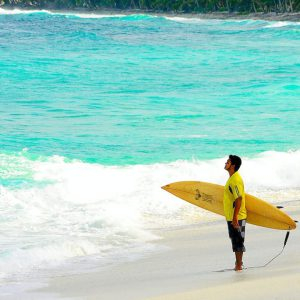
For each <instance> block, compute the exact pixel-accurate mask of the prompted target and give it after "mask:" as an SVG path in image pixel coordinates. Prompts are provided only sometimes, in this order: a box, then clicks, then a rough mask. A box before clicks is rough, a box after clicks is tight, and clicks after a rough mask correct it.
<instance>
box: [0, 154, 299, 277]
mask: <svg viewBox="0 0 300 300" xmlns="http://www.w3.org/2000/svg"><path fill="white" fill-rule="evenodd" d="M225 160H226V157H223V158H218V159H213V160H206V161H199V160H194V161H176V162H173V163H165V164H163V163H157V164H153V165H135V166H103V165H99V164H88V163H84V162H81V161H75V160H74V161H66V160H65V159H64V158H62V157H59V156H53V157H50V158H46V159H45V158H43V159H29V158H27V156H26V153H25V154H24V153H21V154H19V155H8V154H1V155H0V163H1V166H2V168H1V172H0V179H1V180H2V181H1V182H2V185H0V194H1V202H0V209H1V212H2V214H1V219H0V226H1V241H2V245H1V250H0V257H1V262H0V269H1V272H2V273H1V274H0V276H1V277H7V276H12V274H16V273H19V274H20V273H23V272H25V270H26V272H29V271H30V270H31V269H36V268H39V267H40V266H43V267H47V266H56V265H58V264H61V263H63V262H64V261H66V260H67V259H70V258H74V257H84V256H87V255H98V256H99V257H101V258H103V260H105V259H107V258H108V257H109V254H110V253H115V252H116V251H125V249H130V247H131V248H132V247H133V246H134V247H135V246H136V247H142V246H143V245H144V246H147V245H149V243H151V241H153V240H155V239H156V238H157V237H156V236H155V235H153V233H152V231H151V229H154V228H156V229H157V228H168V227H170V226H174V225H183V224H191V223H194V222H198V223H199V222H205V220H209V219H215V218H218V216H216V215H214V214H211V213H209V212H206V211H204V210H199V209H197V208H196V207H193V206H192V205H190V204H188V203H185V202H184V201H181V200H180V199H177V198H176V197H173V196H172V195H170V194H168V193H166V192H165V191H163V190H161V188H160V187H161V186H162V185H165V184H167V183H170V182H174V181H181V180H199V181H207V182H214V183H218V184H224V183H225V181H226V179H227V174H226V172H225V171H224V170H223V168H224V163H225ZM240 172H241V174H242V176H243V178H244V180H245V183H246V188H247V191H248V192H250V193H254V194H255V195H258V196H260V197H266V198H267V200H269V201H271V202H273V203H281V204H284V202H289V201H292V200H299V199H300V179H299V176H298V174H299V173H300V151H291V152H265V153H262V154H260V155H258V156H256V157H254V158H247V157H243V166H242V168H241V171H240ZM128 247H129V248H128ZM130 253H131V252H130V251H127V254H128V256H130V255H131V254H130Z"/></svg>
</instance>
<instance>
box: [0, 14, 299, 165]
mask: <svg viewBox="0 0 300 300" xmlns="http://www.w3.org/2000/svg"><path fill="white" fill-rule="evenodd" d="M1 12H2V13H3V11H1ZM91 16H93V17H94V15H91ZM0 45H1V46H0V47H1V48H0V51H1V58H0V68H1V75H0V76H1V78H0V80H1V87H0V89H1V91H0V95H1V96H0V97H1V98H0V100H1V106H0V110H1V120H0V129H1V136H0V138H1V145H2V147H1V148H2V149H1V151H5V152H6V153H12V152H13V153H16V152H19V151H21V150H22V149H24V148H26V149H28V152H29V153H30V155H39V156H40V155H42V156H44V155H45V156H51V155H61V156H64V157H67V158H71V159H73V158H76V159H81V160H83V161H87V162H97V163H101V164H106V165H126V164H144V163H147V164H148V163H155V162H171V161H174V160H178V159H186V160H190V159H208V158H216V157H223V156H224V155H227V154H228V153H231V152H235V153H240V154H241V155H250V156H251V155H255V154H257V153H260V152H263V151H268V150H277V151H287V150H290V149H293V150H295V149H299V145H300V135H299V125H300V121H299V102H300V101H299V94H300V80H299V78H300V55H299V54H300V52H299V49H300V24H299V23H284V22H281V23H280V22H274V23H272V22H265V21H251V20H249V21H247V20H246V21H226V20H224V21H218V20H195V19H192V20H188V19H178V18H173V19H170V18H169V19H168V18H164V17H151V16H147V15H133V16H115V17H107V18H103V17H99V18H89V17H88V16H85V18H82V17H78V16H76V15H57V14H54V15H53V14H49V13H45V12H36V13H27V14H12V15H0Z"/></svg>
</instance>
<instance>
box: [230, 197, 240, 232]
mask: <svg viewBox="0 0 300 300" xmlns="http://www.w3.org/2000/svg"><path fill="white" fill-rule="evenodd" d="M241 205H242V197H241V196H240V197H238V198H237V199H235V206H234V213H233V219H232V226H233V227H234V228H236V229H238V228H239V227H240V226H239V222H238V214H239V211H240V208H241Z"/></svg>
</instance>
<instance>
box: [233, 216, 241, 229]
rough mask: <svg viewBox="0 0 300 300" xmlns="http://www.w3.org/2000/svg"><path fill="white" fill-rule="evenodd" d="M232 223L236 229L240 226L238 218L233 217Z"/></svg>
mask: <svg viewBox="0 0 300 300" xmlns="http://www.w3.org/2000/svg"><path fill="white" fill-rule="evenodd" d="M231 224H232V226H233V227H234V228H235V229H239V228H240V225H239V221H238V218H233V220H232V222H231Z"/></svg>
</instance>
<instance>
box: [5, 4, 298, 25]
mask: <svg viewBox="0 0 300 300" xmlns="http://www.w3.org/2000/svg"><path fill="white" fill-rule="evenodd" d="M0 8H2V9H4V10H14V9H19V10H28V11H30V10H32V11H36V10H41V11H42V10H47V11H50V12H53V13H76V14H86V13H90V14H95V15H116V14H124V15H135V14H147V15H151V16H162V17H163V16H166V17H181V18H187V19H218V20H227V19H228V20H249V19H250V20H264V21H291V22H300V12H295V13H275V12H274V13H262V12H261V13H260V12H258V13H246V14H245V13H237V12H232V13H228V12H213V13H184V12H182V13H178V12H172V11H169V12H161V11H153V10H139V9H126V10H124V9H89V8H73V9H66V8H62V9H57V8H51V7H43V8H42V7H38V8H37V7H32V6H0Z"/></svg>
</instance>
